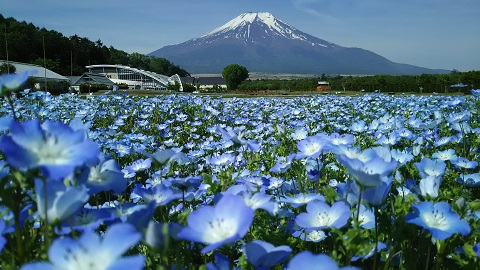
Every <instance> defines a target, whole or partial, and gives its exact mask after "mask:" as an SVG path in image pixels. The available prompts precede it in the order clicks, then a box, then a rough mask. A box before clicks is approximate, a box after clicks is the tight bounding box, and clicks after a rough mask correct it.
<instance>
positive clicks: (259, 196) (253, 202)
mask: <svg viewBox="0 0 480 270" xmlns="http://www.w3.org/2000/svg"><path fill="white" fill-rule="evenodd" d="M242 197H243V199H244V201H245V204H246V205H248V206H249V207H251V208H252V209H253V210H257V209H263V210H265V211H267V212H268V213H270V215H273V214H274V213H273V212H274V210H275V208H276V205H275V203H274V202H273V201H272V196H271V195H268V194H266V193H263V192H256V193H255V194H251V193H248V192H245V193H243V194H242Z"/></svg>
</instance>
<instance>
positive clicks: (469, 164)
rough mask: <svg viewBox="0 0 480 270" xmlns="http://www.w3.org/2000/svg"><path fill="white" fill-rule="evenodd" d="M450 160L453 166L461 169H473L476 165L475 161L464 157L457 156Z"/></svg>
mask: <svg viewBox="0 0 480 270" xmlns="http://www.w3.org/2000/svg"><path fill="white" fill-rule="evenodd" d="M451 162H452V164H453V165H455V167H457V168H462V169H475V168H476V167H477V166H478V162H477V161H470V160H468V159H466V158H464V157H459V158H458V159H457V160H453V161H451Z"/></svg>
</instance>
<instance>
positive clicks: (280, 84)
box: [238, 71, 480, 93]
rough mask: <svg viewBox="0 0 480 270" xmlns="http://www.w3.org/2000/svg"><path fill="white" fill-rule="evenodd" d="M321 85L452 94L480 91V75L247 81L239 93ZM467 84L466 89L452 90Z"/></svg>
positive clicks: (343, 88) (336, 87)
mask: <svg viewBox="0 0 480 270" xmlns="http://www.w3.org/2000/svg"><path fill="white" fill-rule="evenodd" d="M318 81H327V82H329V83H330V85H331V88H332V89H333V90H336V91H362V90H363V91H366V92H373V91H380V92H398V93H402V92H422V93H433V92H436V93H449V92H465V93H468V92H469V91H470V90H471V89H479V88H480V71H468V72H458V71H453V72H452V73H450V74H422V75H419V76H413V75H411V76H409V75H403V76H392V75H375V76H328V75H322V76H321V77H318V78H310V79H296V80H268V79H264V80H246V81H244V82H242V84H240V86H239V87H238V89H239V90H243V91H259V90H284V91H312V90H315V88H316V86H317V82H318ZM459 83H463V84H465V85H466V86H465V87H451V86H452V85H455V84H459Z"/></svg>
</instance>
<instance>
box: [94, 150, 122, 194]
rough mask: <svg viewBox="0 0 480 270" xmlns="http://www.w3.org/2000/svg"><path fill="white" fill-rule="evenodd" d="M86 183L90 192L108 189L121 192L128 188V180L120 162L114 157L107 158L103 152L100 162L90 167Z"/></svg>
mask: <svg viewBox="0 0 480 270" xmlns="http://www.w3.org/2000/svg"><path fill="white" fill-rule="evenodd" d="M85 185H86V186H87V188H88V189H89V193H90V194H95V193H98V192H101V191H108V190H113V191H114V192H115V193H121V192H123V191H124V190H125V189H126V188H127V181H126V179H125V178H124V177H123V173H122V171H121V170H120V166H119V165H118V163H117V162H116V161H115V160H114V159H106V157H105V156H104V155H103V154H101V155H100V162H99V163H98V164H96V165H94V166H92V167H90V172H89V175H88V178H87V181H86V183H85Z"/></svg>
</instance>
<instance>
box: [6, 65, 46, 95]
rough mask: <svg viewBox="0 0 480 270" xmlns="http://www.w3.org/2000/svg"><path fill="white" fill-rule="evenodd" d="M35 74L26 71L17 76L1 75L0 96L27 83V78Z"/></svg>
mask: <svg viewBox="0 0 480 270" xmlns="http://www.w3.org/2000/svg"><path fill="white" fill-rule="evenodd" d="M35 73H37V72H36V71H34V70H27V71H24V72H23V73H19V74H16V73H13V74H2V75H1V76H0V95H2V94H3V93H4V92H5V91H6V90H10V91H13V90H16V89H17V88H19V87H20V86H21V85H22V84H24V83H25V82H26V81H27V79H28V77H29V76H31V75H33V74H35Z"/></svg>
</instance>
